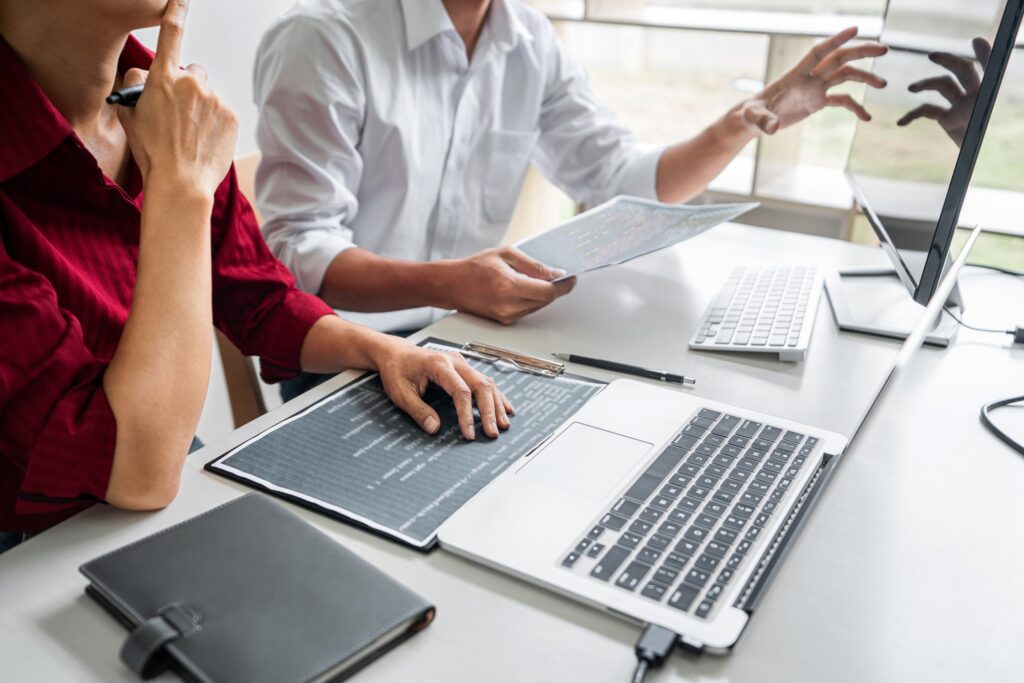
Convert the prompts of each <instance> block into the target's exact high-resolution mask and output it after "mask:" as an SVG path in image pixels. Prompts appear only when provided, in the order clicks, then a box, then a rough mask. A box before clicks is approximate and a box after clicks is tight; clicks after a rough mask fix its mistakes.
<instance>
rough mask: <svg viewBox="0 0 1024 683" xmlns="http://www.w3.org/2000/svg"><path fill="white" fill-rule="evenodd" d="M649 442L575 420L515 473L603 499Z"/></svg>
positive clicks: (618, 482) (586, 495) (582, 495)
mask: <svg viewBox="0 0 1024 683" xmlns="http://www.w3.org/2000/svg"><path fill="white" fill-rule="evenodd" d="M652 445H653V444H649V443H647V442H646V441H638V440H636V439H632V438H630V437H628V436H622V435H621V434H616V433H614V432H608V431H605V430H603V429H598V428H597V427H591V426H590V425H585V424H581V423H579V422H574V423H573V424H571V425H569V427H568V428H566V430H565V431H563V432H562V433H561V434H559V435H558V437H557V438H555V440H554V441H552V442H551V443H549V444H548V445H547V446H545V447H544V449H543V450H541V451H538V452H537V453H535V454H533V455H532V456H530V457H529V458H528V459H527V462H526V464H525V465H523V466H522V467H521V468H519V471H518V472H517V473H516V474H518V475H520V476H524V477H526V478H527V479H530V480H531V481H537V482H540V483H542V484H547V485H548V486H553V487H555V488H558V489H561V490H563V491H566V492H568V493H572V494H574V495H577V496H580V497H581V498H586V499H588V500H601V499H602V498H604V497H605V496H607V495H608V494H609V493H610V492H611V491H612V489H613V488H615V487H617V486H621V485H622V484H624V483H625V478H626V475H627V474H628V473H629V472H630V470H632V469H633V468H634V467H635V466H636V464H637V463H638V462H639V461H640V460H641V459H642V458H643V457H644V456H645V455H647V453H648V452H649V451H650V450H651V446H652Z"/></svg>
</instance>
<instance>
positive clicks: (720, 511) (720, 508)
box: [704, 500, 726, 517]
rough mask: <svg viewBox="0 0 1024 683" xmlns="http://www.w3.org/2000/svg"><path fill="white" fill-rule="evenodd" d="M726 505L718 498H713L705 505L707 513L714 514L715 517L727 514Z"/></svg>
mask: <svg viewBox="0 0 1024 683" xmlns="http://www.w3.org/2000/svg"><path fill="white" fill-rule="evenodd" d="M725 510H726V506H725V505H724V504H723V503H720V502H718V501H717V500H711V501H709V502H708V504H707V505H705V506H704V512H705V514H709V515H712V516H714V517H721V516H722V515H724V514H725Z"/></svg>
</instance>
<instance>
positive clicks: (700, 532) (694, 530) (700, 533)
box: [683, 526, 753, 543]
mask: <svg viewBox="0 0 1024 683" xmlns="http://www.w3.org/2000/svg"><path fill="white" fill-rule="evenodd" d="M709 533H710V532H709V531H708V530H707V529H702V528H701V527H699V526H691V527H690V528H689V529H687V530H686V533H685V534H683V538H685V539H686V540H688V541H694V542H695V543H701V542H703V541H704V539H705V538H707V537H708V534H709ZM751 540H753V539H751Z"/></svg>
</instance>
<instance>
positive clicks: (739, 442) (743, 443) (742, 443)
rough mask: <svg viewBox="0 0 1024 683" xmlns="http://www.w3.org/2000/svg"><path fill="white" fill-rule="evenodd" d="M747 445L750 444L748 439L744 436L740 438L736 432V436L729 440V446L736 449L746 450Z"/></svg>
mask: <svg viewBox="0 0 1024 683" xmlns="http://www.w3.org/2000/svg"><path fill="white" fill-rule="evenodd" d="M748 443H750V439H748V438H747V437H745V436H741V435H740V434H739V433H738V432H737V433H736V436H733V437H731V438H730V439H729V445H730V446H736V447H737V448H746V447H747V444H748Z"/></svg>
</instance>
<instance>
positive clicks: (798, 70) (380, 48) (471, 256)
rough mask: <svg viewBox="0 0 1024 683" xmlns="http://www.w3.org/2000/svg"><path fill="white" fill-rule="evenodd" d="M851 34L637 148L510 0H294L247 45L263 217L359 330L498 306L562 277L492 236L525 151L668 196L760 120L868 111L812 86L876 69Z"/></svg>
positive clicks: (274, 240)
mask: <svg viewBox="0 0 1024 683" xmlns="http://www.w3.org/2000/svg"><path fill="white" fill-rule="evenodd" d="M855 34H856V31H855V30H854V29H850V30H847V31H844V32H842V33H840V34H838V35H837V36H835V37H833V38H831V39H829V40H828V41H825V42H823V43H822V44H820V45H818V46H817V47H815V48H814V50H813V51H811V52H810V53H808V55H807V56H806V57H805V58H804V59H803V60H802V61H801V62H800V63H799V64H798V65H797V66H796V67H794V69H793V70H792V71H791V72H790V73H788V74H786V75H785V76H784V77H783V78H781V79H779V80H778V81H776V82H774V83H772V84H770V85H769V86H768V87H767V88H766V89H765V90H764V91H763V92H761V93H760V94H758V95H757V96H755V97H753V98H751V99H750V100H746V101H744V102H741V103H740V104H738V105H736V106H735V107H733V108H732V109H730V110H729V111H728V112H726V113H725V114H724V115H723V116H722V117H721V118H720V119H719V120H718V121H716V122H715V123H713V124H712V125H711V126H709V127H708V128H707V129H706V130H704V131H703V132H702V133H700V134H699V135H697V136H696V137H694V138H692V139H690V140H686V141H683V142H681V143H679V144H677V145H673V146H669V147H665V148H660V149H646V148H642V147H641V146H639V145H637V144H636V143H635V142H634V140H633V138H632V136H631V135H630V133H629V131H628V130H626V129H625V128H623V127H622V126H621V125H620V124H619V123H618V122H617V121H616V119H615V117H614V115H613V114H612V113H611V112H610V111H609V110H607V109H606V108H604V107H602V106H601V105H600V104H599V103H598V102H597V100H595V99H594V96H593V95H592V94H591V91H590V88H589V85H588V83H587V78H586V74H585V73H584V71H583V69H582V68H581V67H580V66H579V65H578V64H577V63H576V62H575V61H574V60H573V59H572V58H571V57H570V56H569V55H568V53H567V52H566V50H565V48H564V47H563V46H562V44H561V43H560V42H559V41H558V39H557V37H556V35H555V31H554V27H553V26H552V25H551V23H550V22H549V21H548V20H547V18H546V17H544V16H543V15H542V14H541V13H540V12H538V11H537V10H535V9H533V8H530V7H528V6H526V5H525V4H523V2H522V1H521V0H302V1H301V2H299V4H297V5H296V6H295V7H294V8H293V9H292V10H290V11H289V12H288V13H287V14H286V15H285V16H284V17H283V18H282V19H281V20H280V21H278V22H277V23H276V24H275V25H274V26H272V27H271V28H270V30H269V31H268V33H267V34H266V36H264V38H263V41H262V43H261V45H260V48H259V50H258V52H257V58H256V69H255V81H254V83H255V92H256V103H257V105H258V106H259V109H260V119H259V127H258V131H257V138H258V141H259V146H260V149H261V151H262V153H263V158H262V161H261V163H260V166H259V170H258V171H257V175H256V198H257V204H258V206H259V208H260V211H261V212H262V214H263V217H264V220H265V223H264V226H263V231H264V235H265V237H266V240H267V243H268V244H269V245H270V248H271V250H272V251H273V252H274V254H275V255H276V256H277V257H278V258H279V259H280V260H281V261H282V262H284V264H285V265H287V266H288V267H289V268H290V269H291V271H292V272H293V273H294V274H295V277H296V280H297V282H298V285H299V287H300V288H301V289H303V290H305V291H307V292H312V293H317V294H319V295H320V296H321V297H322V298H323V299H324V300H325V301H327V303H329V304H330V305H331V306H333V307H335V308H337V309H340V310H339V312H340V313H341V314H342V315H343V316H344V317H346V318H349V319H351V320H354V321H357V322H360V323H364V324H367V325H369V326H371V327H374V328H376V329H378V330H383V331H404V330H411V329H416V328H419V327H423V326H424V325H426V324H429V323H430V322H432V321H433V320H435V319H437V317H438V316H439V312H440V311H443V310H452V309H457V310H461V311H467V312H470V313H475V314H477V315H481V316H484V317H488V318H491V319H494V320H498V321H500V322H503V323H511V322H514V321H515V320H518V319H519V318H521V317H522V316H524V315H527V314H529V313H531V312H533V311H535V310H537V309H539V308H541V307H543V306H545V305H547V304H548V303H550V302H551V301H553V300H554V299H555V298H557V297H559V296H562V295H563V294H566V293H567V292H568V291H569V290H570V289H571V288H572V287H573V285H574V281H573V280H566V281H563V282H560V283H552V282H550V281H551V280H553V279H555V278H556V277H557V276H558V273H556V272H554V271H552V270H551V269H549V268H548V267H546V266H545V265H543V264H541V263H538V262H536V261H533V260H532V259H530V258H528V257H527V256H526V255H525V254H523V253H522V252H520V251H518V250H516V249H513V248H508V247H506V248H497V245H498V244H499V242H500V240H501V238H502V236H503V235H504V233H505V231H506V229H507V227H508V222H509V220H510V218H511V216H512V211H513V209H514V208H515V205H516V201H517V199H518V197H519V193H520V191H521V189H522V185H523V181H524V178H525V176H526V171H527V168H528V166H529V164H530V163H533V164H535V165H536V166H537V168H538V169H539V170H540V171H541V173H543V174H544V175H545V177H547V178H548V179H549V180H551V181H552V182H553V183H554V184H555V185H557V186H558V187H560V188H561V189H563V190H564V191H565V192H566V193H567V194H569V196H570V197H572V198H573V200H575V201H576V202H578V203H581V204H595V203H599V202H601V201H604V200H606V199H609V198H611V197H613V196H615V195H617V194H630V195H636V196H640V197H648V198H652V199H660V200H662V201H669V202H680V201H685V200H687V199H690V198H692V197H694V196H695V195H697V194H698V193H699V192H701V191H702V190H703V189H704V188H705V187H706V185H707V184H708V182H710V181H711V180H712V179H713V178H714V177H715V176H716V175H717V174H718V173H719V171H721V170H722V169H723V168H724V167H725V166H726V164H728V163H729V161H730V160H731V159H732V158H733V157H734V156H735V155H736V154H737V153H738V152H739V151H740V150H741V149H742V148H743V146H744V145H745V144H746V143H747V142H749V141H750V140H751V139H753V138H754V137H755V136H757V135H759V134H762V133H767V134H771V133H774V132H775V131H777V130H779V129H781V128H784V127H786V126H788V125H792V124H793V123H796V122H797V121H800V120H802V119H803V118H805V117H807V116H809V115H810V114H812V113H814V112H816V111H818V110H819V109H821V108H822V107H825V106H841V107H845V108H847V109H850V110H851V111H853V112H854V113H855V114H856V115H857V116H858V117H860V118H861V119H864V120H868V119H869V118H870V117H869V115H868V113H867V112H866V111H864V109H863V108H862V107H861V105H860V104H858V103H857V102H856V101H854V100H853V99H852V98H851V97H850V96H849V95H830V94H829V93H828V92H827V90H828V89H829V88H831V87H833V86H834V85H837V84H839V83H843V82H846V81H849V80H855V81H861V82H865V83H868V84H869V85H871V86H874V87H883V86H884V85H885V84H884V82H883V81H882V80H881V79H879V78H878V77H876V76H874V75H872V74H870V73H868V72H866V71H863V70H860V69H857V68H855V67H853V66H851V65H849V64H848V62H850V61H853V60H856V59H860V58H863V57H875V56H879V55H881V54H884V53H885V51H886V49H885V48H884V47H883V46H881V45H878V44H877V43H868V44H862V45H859V46H856V47H843V45H844V44H845V43H846V42H848V41H849V40H850V39H852V38H853V37H854V35H855ZM612 49H614V48H612Z"/></svg>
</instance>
